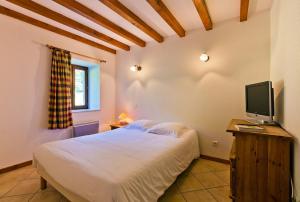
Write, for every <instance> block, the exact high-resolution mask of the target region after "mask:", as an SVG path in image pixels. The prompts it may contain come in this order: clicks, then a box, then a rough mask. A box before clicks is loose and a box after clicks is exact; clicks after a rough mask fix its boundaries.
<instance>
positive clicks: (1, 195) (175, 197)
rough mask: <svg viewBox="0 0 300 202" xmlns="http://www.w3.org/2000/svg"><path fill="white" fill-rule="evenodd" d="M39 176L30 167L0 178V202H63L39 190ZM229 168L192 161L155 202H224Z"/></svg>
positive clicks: (50, 190)
mask: <svg viewBox="0 0 300 202" xmlns="http://www.w3.org/2000/svg"><path fill="white" fill-rule="evenodd" d="M39 188H40V180H39V175H38V174H37V173H36V171H35V169H34V168H33V167H31V166H28V167H24V168H21V169H18V170H15V171H12V172H9V173H5V174H2V175H0V202H23V201H30V202H39V201H41V202H67V201H68V200H67V199H66V198H65V197H63V196H62V195H61V194H60V193H59V192H57V191H56V190H55V189H54V188H53V187H51V186H49V185H48V188H47V189H46V190H43V191H41V190H40V189H39ZM228 195H229V166H228V165H225V164H222V163H217V162H213V161H208V160H204V159H199V160H195V161H194V162H193V163H192V164H191V165H190V167H189V168H188V169H187V170H186V171H185V172H183V173H182V174H181V175H180V176H178V178H177V180H176V182H175V183H174V184H173V185H172V186H171V187H170V188H169V189H168V190H167V191H166V193H165V194H164V195H163V196H162V197H161V198H160V199H159V202H221V201H222V202H223V201H224V202H226V201H231V200H230V199H229V197H228Z"/></svg>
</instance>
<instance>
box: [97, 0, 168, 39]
mask: <svg viewBox="0 0 300 202" xmlns="http://www.w3.org/2000/svg"><path fill="white" fill-rule="evenodd" d="M99 1H100V2H102V3H103V4H104V5H106V6H107V7H109V8H110V9H111V10H113V11H114V12H116V13H117V14H119V15H120V16H122V17H123V18H124V19H126V20H127V21H128V22H130V23H131V24H133V25H134V26H136V27H137V28H139V29H140V30H142V31H143V32H145V33H146V34H147V35H149V36H150V37H152V38H153V39H154V40H156V41H157V42H163V41H164V38H163V37H162V36H161V35H160V34H159V33H158V32H156V31H155V30H154V29H152V28H151V27H150V26H149V25H148V24H146V23H145V22H144V21H143V20H142V19H141V18H139V17H138V16H137V15H135V14H134V13H133V12H132V11H131V10H129V9H128V8H127V7H126V6H124V5H123V4H122V3H120V1H118V0H99Z"/></svg>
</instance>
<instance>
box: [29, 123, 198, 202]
mask: <svg viewBox="0 0 300 202" xmlns="http://www.w3.org/2000/svg"><path fill="white" fill-rule="evenodd" d="M199 155H200V154H199V144H198V137H197V133H196V131H195V130H193V129H187V130H186V131H185V132H184V135H182V136H181V137H179V138H175V137H171V136H165V135H157V134H152V133H147V132H145V131H141V130H137V129H126V128H120V129H116V130H112V131H107V132H104V133H99V134H95V135H89V136H83V137H78V138H72V139H67V140H62V141H56V142H51V143H46V144H44V145H42V146H40V147H39V148H38V149H37V150H36V151H35V152H34V165H35V167H36V168H37V172H38V173H39V174H40V175H41V177H42V179H45V180H46V181H48V182H49V183H50V184H51V185H52V186H53V187H55V188H56V189H57V190H58V191H60V192H61V193H62V194H63V195H64V196H65V197H67V198H68V199H69V200H71V201H74V202H77V201H80V202H81V201H92V202H96V201H99V202H100V201H101V202H116V201H118V202H129V201H130V202H135V201H136V202H143V201H145V202H152V201H153V202H154V201H157V199H158V198H159V197H160V196H161V195H162V194H163V193H164V191H165V190H166V189H167V188H168V187H169V186H170V185H171V184H172V183H173V182H174V181H175V180H176V177H177V176H178V175H179V174H180V173H181V172H183V171H184V170H185V169H186V168H187V167H188V166H189V164H190V163H191V162H192V160H193V159H195V158H198V157H199Z"/></svg>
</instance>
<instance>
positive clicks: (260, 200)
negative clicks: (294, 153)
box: [226, 119, 293, 202]
mask: <svg viewBox="0 0 300 202" xmlns="http://www.w3.org/2000/svg"><path fill="white" fill-rule="evenodd" d="M245 123H247V122H246V121H244V120H240V119H232V120H231V122H230V123H229V125H228V128H227V130H226V131H227V132H230V133H232V135H233V136H234V137H235V140H234V144H233V146H232V150H231V154H230V162H231V163H230V166H231V169H230V170H231V173H230V174H231V183H230V185H231V197H232V199H233V201H238V202H244V201H247V202H248V201H249V202H250V201H251V202H252V201H253V202H268V201H282V202H284V201H289V200H290V193H291V190H290V177H291V172H290V171H291V168H290V160H291V153H290V148H291V144H292V142H293V136H291V135H290V134H289V133H288V132H287V131H285V130H284V129H283V128H281V127H280V126H265V125H262V126H260V127H263V128H264V130H263V131H261V132H242V131H239V130H238V129H237V128H236V127H235V125H237V124H245Z"/></svg>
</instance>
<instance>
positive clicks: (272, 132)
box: [226, 119, 293, 140]
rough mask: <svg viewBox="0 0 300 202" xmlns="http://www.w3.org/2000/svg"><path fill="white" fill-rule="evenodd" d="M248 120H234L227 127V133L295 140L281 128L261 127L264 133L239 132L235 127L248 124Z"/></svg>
mask: <svg viewBox="0 0 300 202" xmlns="http://www.w3.org/2000/svg"><path fill="white" fill-rule="evenodd" d="M247 123H249V122H247V121H246V120H242V119H232V120H231V121H230V123H229V125H228V127H227V130H226V132H231V133H248V134H253V135H263V136H275V137H283V138H289V139H291V140H292V139H293V136H292V135H291V134H289V133H288V132H287V131H286V130H284V129H283V128H281V127H280V126H270V125H260V126H259V127H262V128H264V130H263V131H260V132H244V131H239V130H238V129H237V128H236V127H235V125H238V124H247Z"/></svg>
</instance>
